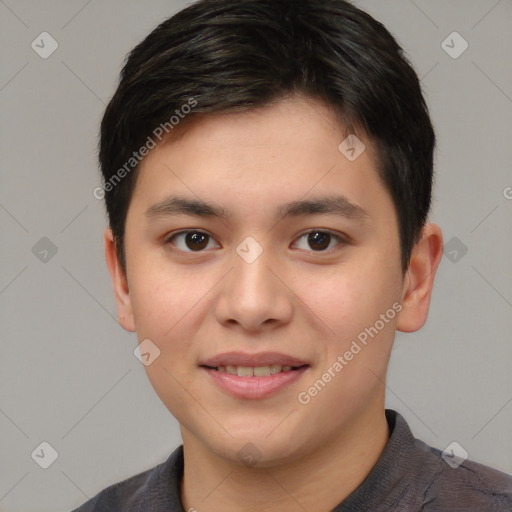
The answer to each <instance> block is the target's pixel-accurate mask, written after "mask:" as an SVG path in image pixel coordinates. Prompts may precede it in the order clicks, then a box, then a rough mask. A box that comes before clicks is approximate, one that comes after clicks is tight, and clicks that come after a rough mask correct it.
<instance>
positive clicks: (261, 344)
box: [99, 0, 442, 464]
mask: <svg viewBox="0 0 512 512" xmlns="http://www.w3.org/2000/svg"><path fill="white" fill-rule="evenodd" d="M347 137H348V141H347ZM350 146H352V147H353V148H354V149H355V152H356V153H355V154H356V155H357V154H358V153H359V154H358V155H357V158H355V159H354V152H353V151H351V149H350ZM434 147H435V135H434V131H433V128H432V124H431V122H430V119H429V115H428V110H427V106H426V104H425V101H424V98H423V95H422V92H421V87H420V83H419V80H418V78H417V75H416V74H415V72H414V70H413V69H412V67H411V65H410V63H409V62H408V61H407V59H406V57H405V56H404V54H403V52H402V50H401V48H400V47H399V45H398V44H397V43H396V41H395V40H394V38H393V37H392V36H391V34H390V33H389V32H388V31H387V30H386V29H385V28H384V27H383V26H382V25H381V24H380V23H378V22H377V21H375V20H374V19H373V18H372V17H371V16H369V15H368V14H366V13H364V12H362V11H361V10H359V9H357V8H356V7H355V6H353V5H351V4H350V3H348V2H345V1H343V0H326V1H323V2H315V1H313V0H301V1H298V2H292V1H289V0H286V1H285V0H277V1H276V0H236V1H235V0H202V1H199V2H197V3H195V4H192V5H191V6H189V7H187V8H186V9H184V10H182V11H180V12H179V13H177V14H176V15H175V16H173V17H172V18H170V19H168V20H166V21H164V22H163V23H161V24H160V25H159V26H158V27H157V28H156V29H155V30H154V31H153V32H152V33H151V34H149V35H148V36H147V37H146V38H145V39H144V40H143V41H142V42H141V43H140V44H139V45H137V46H136V47H135V48H134V49H133V50H132V51H131V52H130V54H129V56H128V58H127V61H126V63H125V65H124V67H123V69H122V72H121V78H120V83H119V86H118V88H117V90H116V92H115V94H114V96H113V98H112V100H111V101H110V103H109V105H108V107H107V109H106V112H105V115H104V118H103V120H102V124H101V138H100V144H99V158H100V165H101V170H102V174H103V178H104V182H105V185H104V189H102V191H101V195H102V196H103V195H104V198H105V203H106V207H107V213H108V217H109V228H108V229H107V230H106V231H105V247H106V257H107V264H108V267H109V270H110V273H111V275H112V279H113V284H114V289H115V296H116V301H117V307H118V315H119V319H120V323H121V325H122V326H123V327H124V328H125V329H127V330H129V331H136V332H137V337H138V339H139V341H142V340H145V339H150V340H151V343H152V344H154V346H156V347H158V350H159V351H160V352H159V356H158V357H157V358H156V359H155V360H154V362H153V363H151V364H150V365H148V366H146V371H147V374H148V377H149V379H150V381H151V383H152V385H153V387H154V388H155V390H156V392H157V393H158V395H159V396H160V398H161V399H162V401H163V402H164V404H165V405H166V406H167V407H168V408H169V410H170V411H171V412H172V413H173V414H174V415H175V416H176V418H177V419H178V421H179V422H180V424H181V426H182V434H184V438H185V435H186V436H190V437H193V438H194V439H196V440H199V441H200V442H202V443H203V444H204V445H205V446H207V447H208V448H209V449H210V450H211V451H212V452H214V453H217V454H219V455H221V456H224V457H227V458H231V459H233V460H234V459H236V454H237V452H238V450H239V449H240V447H241V446H243V445H244V443H245V442H246V441H248V440H251V441H253V442H254V443H255V444H257V446H258V447H259V448H260V450H261V452H262V453H263V454H264V460H265V461H266V462H265V463H267V464H272V463H277V462H278V461H280V460H284V458H286V457H288V458H293V457H299V456H302V455H304V454H305V453H306V452H307V451H308V450H312V449H314V448H315V446H319V445H320V444H321V443H322V442H325V441H326V440H328V439H331V440H332V439H334V438H335V437H336V436H338V435H340V432H343V431H344V430H346V429H347V428H348V425H350V424H352V423H353V422H354V420H355V419H356V418H362V417H364V416H365V415H366V417H369V411H375V410H377V409H379V408H382V406H383V400H384V385H383V381H384V379H385V374H386V369H387V364H388V361H389V355H390V352H391V348H392V343H393V339H394V335H395V331H396V330H402V331H405V332H410V331H414V330H417V329H419V328H420V327H421V326H422V325H423V323H424V322H425V320H426V317H427V313H428V307H429V303H430V297H431V291H432V286H433V279H434V275H435V270H436V269H437V265H438V263H439V260H440V257H441V254H442V237H441V232H440V230H439V228H438V227H437V226H435V225H433V224H427V222H426V221H427V216H428V213H429V209H430V203H431V190H432V180H433V154H434ZM185 230H187V231H186V232H184V231H185ZM365 333H366V336H365ZM227 352H242V353H244V354H246V355H254V354H261V353H263V352H274V353H275V352H279V353H281V354H284V355H285V356H286V357H293V358H294V359H296V363H297V366H300V365H302V364H303V368H302V370H300V372H298V374H299V376H298V377H294V380H293V382H292V381H291V382H290V384H288V385H286V386H285V387H284V388H283V389H281V390H279V391H278V392H275V393H271V394H269V395H268V396H265V397H260V398H258V399H255V398H253V399H248V398H247V397H245V398H241V397H240V396H238V397H237V396H233V394H230V393H228V392H225V390H222V389H221V388H220V387H219V386H217V385H215V383H214V382H213V380H212V377H211V375H210V374H211V370H208V369H207V368H206V367H207V366H211V365H213V366H215V364H214V363H216V362H217V363H218V364H219V365H222V362H223V360H219V361H215V359H216V357H217V356H218V355H219V354H223V353H227ZM348 352H350V353H351V354H352V356H350V355H349V354H348ZM345 354H346V357H344V355H345ZM340 356H341V359H342V360H343V362H342V361H340V359H339V357H340ZM221 359H222V358H221ZM264 363H265V361H263V363H262V365H263V366H264ZM299 363H300V364H299ZM336 363H338V365H336ZM340 365H341V369H340ZM213 371H216V370H213ZM291 371H296V370H291ZM327 374H328V375H327ZM326 375H327V376H326ZM329 375H330V377H329ZM214 378H216V377H214ZM320 381H321V382H320ZM315 383H316V384H315ZM322 383H323V384H322ZM312 388H315V389H316V391H314V390H313V389H312ZM287 415H289V416H287ZM285 418H286V420H285V421H283V423H282V424H281V425H280V427H279V429H276V430H275V431H274V432H273V433H272V435H269V432H270V431H272V429H273V428H274V427H275V425H277V424H279V423H280V421H281V420H284V419H285ZM290 439H292V440H293V442H290Z"/></svg>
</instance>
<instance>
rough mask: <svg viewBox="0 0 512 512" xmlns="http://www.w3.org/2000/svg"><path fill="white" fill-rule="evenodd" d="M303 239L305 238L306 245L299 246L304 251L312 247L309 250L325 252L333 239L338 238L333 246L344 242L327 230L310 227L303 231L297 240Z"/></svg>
mask: <svg viewBox="0 0 512 512" xmlns="http://www.w3.org/2000/svg"><path fill="white" fill-rule="evenodd" d="M303 239H305V241H306V245H307V247H306V248H304V247H301V249H304V250H306V251H307V250H309V249H312V251H310V252H327V251H326V249H327V248H328V247H329V245H330V244H331V242H332V241H333V239H336V240H338V243H337V244H336V246H335V247H337V246H338V245H342V244H343V243H344V240H343V239H342V238H341V237H340V236H338V235H335V234H333V233H330V232H329V231H322V230H320V229H312V230H310V231H308V232H306V233H303V234H302V235H301V236H300V238H299V240H303ZM308 248H309V249H308Z"/></svg>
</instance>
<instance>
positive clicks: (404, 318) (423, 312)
mask: <svg viewBox="0 0 512 512" xmlns="http://www.w3.org/2000/svg"><path fill="white" fill-rule="evenodd" d="M442 256H443V234H442V231H441V228H440V227H439V226H438V225H437V224H433V223H428V224H426V225H425V227H424V228H423V231H422V236H421V238H420V240H419V241H418V243H417V244H416V245H415V246H414V248H413V250H412V254H411V259H410V262H409V268H408V270H407V273H406V276H405V279H404V288H403V300H402V311H401V312H400V315H399V316H398V320H397V327H396V328H397V330H399V331H402V332H414V331H417V330H418V329H420V328H421V327H422V326H423V325H424V324H425V322H426V321H427V316H428V310H429V306H430V299H431V297H432V290H433V286H434V278H435V274H436V271H437V268H438V266H439V263H440V261H441V258H442Z"/></svg>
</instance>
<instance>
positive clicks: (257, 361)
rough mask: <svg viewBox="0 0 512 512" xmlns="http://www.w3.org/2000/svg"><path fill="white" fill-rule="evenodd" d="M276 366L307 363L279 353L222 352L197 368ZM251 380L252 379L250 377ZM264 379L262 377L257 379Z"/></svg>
mask: <svg viewBox="0 0 512 512" xmlns="http://www.w3.org/2000/svg"><path fill="white" fill-rule="evenodd" d="M273 364H278V365H281V366H286V365H290V366H304V365H307V364H308V363H307V362H306V361H303V360H301V359H297V358H296V357H293V356H289V355H287V354H283V353H281V352H257V353H254V354H248V353H246V352H224V353H223V354H217V355H216V356H214V357H210V358H209V359H206V360H205V361H202V362H200V363H199V366H213V367H218V366H228V365H229V366H253V367H255V366H270V365H273ZM250 378H252V377H250ZM258 378H264V377H258Z"/></svg>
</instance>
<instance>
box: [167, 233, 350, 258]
mask: <svg viewBox="0 0 512 512" xmlns="http://www.w3.org/2000/svg"><path fill="white" fill-rule="evenodd" d="M187 233H199V234H203V235H206V236H207V237H209V238H210V239H212V238H213V237H212V236H211V235H210V234H208V233H206V232H205V231H202V230H200V229H184V230H182V231H178V232H176V233H173V234H171V235H169V236H168V237H166V238H165V240H164V245H169V244H170V245H174V244H173V243H172V240H174V239H175V238H176V237H177V236H179V235H186V234H187ZM312 233H323V234H327V235H331V237H333V238H336V239H337V240H338V244H337V245H336V246H335V247H334V248H331V249H327V250H323V251H313V250H311V251H306V252H311V253H312V254H315V255H316V254H323V253H328V252H331V251H336V250H339V249H340V248H342V247H343V246H344V245H347V244H348V243H349V242H348V240H347V239H346V238H344V237H343V236H340V235H339V234H336V233H335V232H333V231H330V230H326V229H309V230H308V231H305V232H304V233H301V234H300V235H299V236H298V237H297V239H299V240H300V239H302V238H304V237H306V236H308V235H310V234H312ZM176 250H177V251H179V252H181V253H185V254H194V253H197V254H200V253H202V252H205V251H206V250H205V249H203V250H201V251H183V250H182V249H178V248H176Z"/></svg>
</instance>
